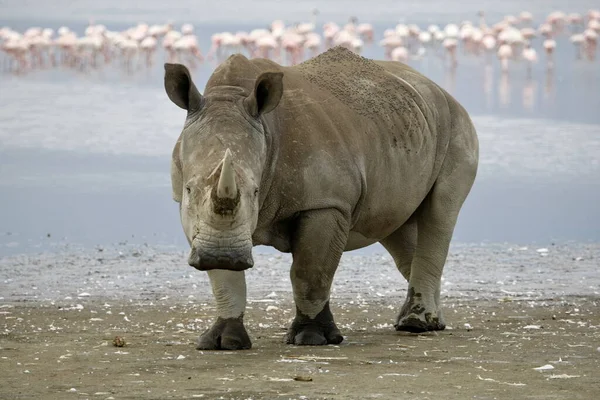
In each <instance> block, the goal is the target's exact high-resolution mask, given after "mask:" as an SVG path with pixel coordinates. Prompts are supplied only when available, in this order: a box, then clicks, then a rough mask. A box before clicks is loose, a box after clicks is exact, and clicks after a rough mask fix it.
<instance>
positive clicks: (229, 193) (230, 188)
mask: <svg viewBox="0 0 600 400" xmlns="http://www.w3.org/2000/svg"><path fill="white" fill-rule="evenodd" d="M237 191H238V190H237V185H236V183H235V171H234V170H233V160H232V159H231V150H229V149H227V150H225V157H224V158H223V165H222V166H221V175H220V176H219V183H218V185H217V197H218V198H220V199H235V198H236V197H237V194H238V192H237Z"/></svg>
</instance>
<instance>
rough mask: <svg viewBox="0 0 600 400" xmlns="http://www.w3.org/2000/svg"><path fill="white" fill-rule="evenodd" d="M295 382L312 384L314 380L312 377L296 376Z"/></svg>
mask: <svg viewBox="0 0 600 400" xmlns="http://www.w3.org/2000/svg"><path fill="white" fill-rule="evenodd" d="M294 380H295V381H298V382H312V378H311V377H310V376H295V377H294Z"/></svg>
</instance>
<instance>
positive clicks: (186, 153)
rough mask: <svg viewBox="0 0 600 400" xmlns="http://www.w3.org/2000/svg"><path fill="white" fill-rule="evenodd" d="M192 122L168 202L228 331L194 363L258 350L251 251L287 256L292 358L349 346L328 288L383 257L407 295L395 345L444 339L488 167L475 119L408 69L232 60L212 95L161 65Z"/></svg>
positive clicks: (337, 61)
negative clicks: (482, 167)
mask: <svg viewBox="0 0 600 400" xmlns="http://www.w3.org/2000/svg"><path fill="white" fill-rule="evenodd" d="M164 69H165V75H164V87H165V91H166V93H167V95H168V97H169V99H170V100H171V101H172V102H173V103H175V104H176V105H177V106H179V107H181V108H182V109H185V110H187V114H186V119H185V124H184V126H183V130H182V132H181V134H180V136H179V138H178V140H177V141H176V144H175V146H174V148H173V153H172V163H171V181H172V191H173V193H172V195H173V199H174V200H175V201H176V202H178V203H179V210H180V216H181V224H182V226H183V231H184V232H185V236H186V237H187V240H188V242H189V244H190V252H189V257H188V260H187V262H188V263H189V265H191V266H193V267H195V268H196V269H198V270H200V271H207V274H208V277H209V280H210V284H211V287H212V292H213V295H214V298H215V302H216V310H217V318H216V320H215V321H214V323H213V325H212V326H211V327H210V328H209V329H207V330H206V331H205V332H204V333H202V334H201V336H200V338H199V340H198V342H197V348H198V349H212V350H217V349H228V350H238V349H249V348H251V346H252V342H251V340H250V338H249V336H248V333H247V331H246V328H245V326H244V311H245V308H246V281H245V270H247V269H248V268H251V267H252V266H253V264H254V261H253V256H252V249H253V246H257V245H265V246H271V247H274V248H275V249H277V250H279V251H281V252H287V253H290V252H291V254H292V259H293V261H292V265H291V270H290V278H291V283H292V288H293V298H294V303H295V307H296V314H295V318H294V320H293V322H292V323H291V326H290V327H289V329H288V331H287V334H286V341H287V343H288V344H294V345H326V344H337V343H340V342H342V340H343V336H342V335H341V333H340V331H339V330H338V328H337V326H336V324H335V322H334V318H333V315H332V312H331V309H330V305H329V299H330V287H331V284H332V280H333V277H334V274H335V272H336V269H337V267H338V263H339V261H340V258H341V256H342V254H343V252H344V251H349V250H354V249H359V248H362V247H365V246H369V245H371V244H374V243H377V242H379V243H381V244H382V245H383V247H384V248H385V249H386V250H387V251H388V252H389V253H390V255H391V256H392V257H393V259H394V262H395V264H396V266H397V268H398V270H399V271H400V273H401V274H402V276H403V277H404V278H405V279H406V280H407V281H408V289H407V296H406V300H405V302H404V305H403V306H402V307H401V308H400V310H399V314H398V316H397V319H396V323H395V325H394V326H395V329H396V330H398V331H409V332H423V331H432V330H443V329H444V328H445V323H444V319H443V316H442V310H441V307H440V283H441V277H442V270H443V267H444V264H445V261H446V257H447V254H448V248H449V244H450V241H451V238H452V235H453V231H454V227H455V224H456V221H457V217H458V215H459V211H460V209H461V208H462V205H463V202H464V201H465V199H466V197H467V196H468V194H469V192H470V190H471V187H472V185H473V183H474V180H475V177H476V173H477V167H478V162H479V144H478V138H477V134H476V130H475V128H474V126H473V123H472V121H471V119H470V117H469V115H468V113H467V111H466V110H465V109H464V108H463V107H462V106H461V105H460V104H459V103H458V102H457V100H455V99H454V98H453V97H452V96H451V95H450V94H449V93H447V92H446V91H445V90H444V89H442V88H441V87H440V86H438V85H437V84H435V83H434V82H433V81H431V80H429V79H428V78H426V77H425V76H423V75H422V74H420V73H419V72H417V71H416V70H414V69H412V68H410V67H409V66H407V65H405V64H403V63H400V62H393V61H380V60H372V59H367V58H364V57H362V56H360V55H357V54H356V53H354V52H352V51H350V50H347V49H345V48H343V47H334V48H332V49H330V50H327V51H325V52H323V53H321V54H320V55H318V56H316V57H314V58H311V59H309V60H307V61H304V62H302V63H300V64H297V65H294V66H282V65H279V64H278V63H276V62H274V61H271V60H268V59H261V58H254V59H249V58H247V57H245V56H244V55H242V54H234V55H231V56H229V58H227V59H226V60H225V61H223V62H222V63H221V64H220V65H219V66H218V67H217V68H216V69H215V70H214V72H213V73H212V75H211V76H210V78H209V79H208V82H207V83H206V87H205V89H204V93H203V94H201V93H200V92H199V91H198V89H197V88H196V86H195V84H194V82H193V80H192V77H191V75H190V71H189V70H188V69H187V68H186V67H185V66H184V65H181V64H174V63H166V64H165V65H164Z"/></svg>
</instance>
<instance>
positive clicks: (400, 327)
mask: <svg viewBox="0 0 600 400" xmlns="http://www.w3.org/2000/svg"><path fill="white" fill-rule="evenodd" d="M394 328H396V330H397V331H405V332H412V333H420V332H427V331H443V330H444V329H446V324H445V323H444V320H443V318H442V313H441V312H439V311H437V310H435V309H434V310H432V309H431V307H428V306H427V305H426V304H425V302H424V301H423V298H422V296H421V294H420V293H415V290H414V288H411V289H410V290H409V294H408V298H407V299H406V303H404V306H403V307H402V311H400V315H398V319H397V322H396V324H395V325H394Z"/></svg>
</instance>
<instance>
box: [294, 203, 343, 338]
mask: <svg viewBox="0 0 600 400" xmlns="http://www.w3.org/2000/svg"><path fill="white" fill-rule="evenodd" d="M348 226H349V224H348V223H347V219H346V218H344V217H343V216H342V215H341V213H340V212H339V211H336V210H327V209H322V210H314V211H309V212H306V213H304V214H303V215H302V216H301V217H300V218H299V220H298V225H297V229H296V232H295V235H294V238H295V239H294V242H293V245H292V255H293V263H292V269H291V272H290V277H291V279H292V287H293V290H294V301H295V303H296V317H295V318H294V321H293V322H292V324H291V326H290V328H289V330H288V332H287V335H286V342H287V344H294V345H309V346H319V345H326V344H338V343H341V342H342V340H343V336H342V335H341V333H340V331H339V330H338V328H337V326H336V325H335V322H334V320H333V314H332V313H331V309H330V308H329V293H330V289H331V284H332V282H333V276H334V274H335V271H336V269H337V266H338V263H339V261H340V258H341V256H342V253H343V251H344V247H345V246H346V241H347V238H348Z"/></svg>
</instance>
